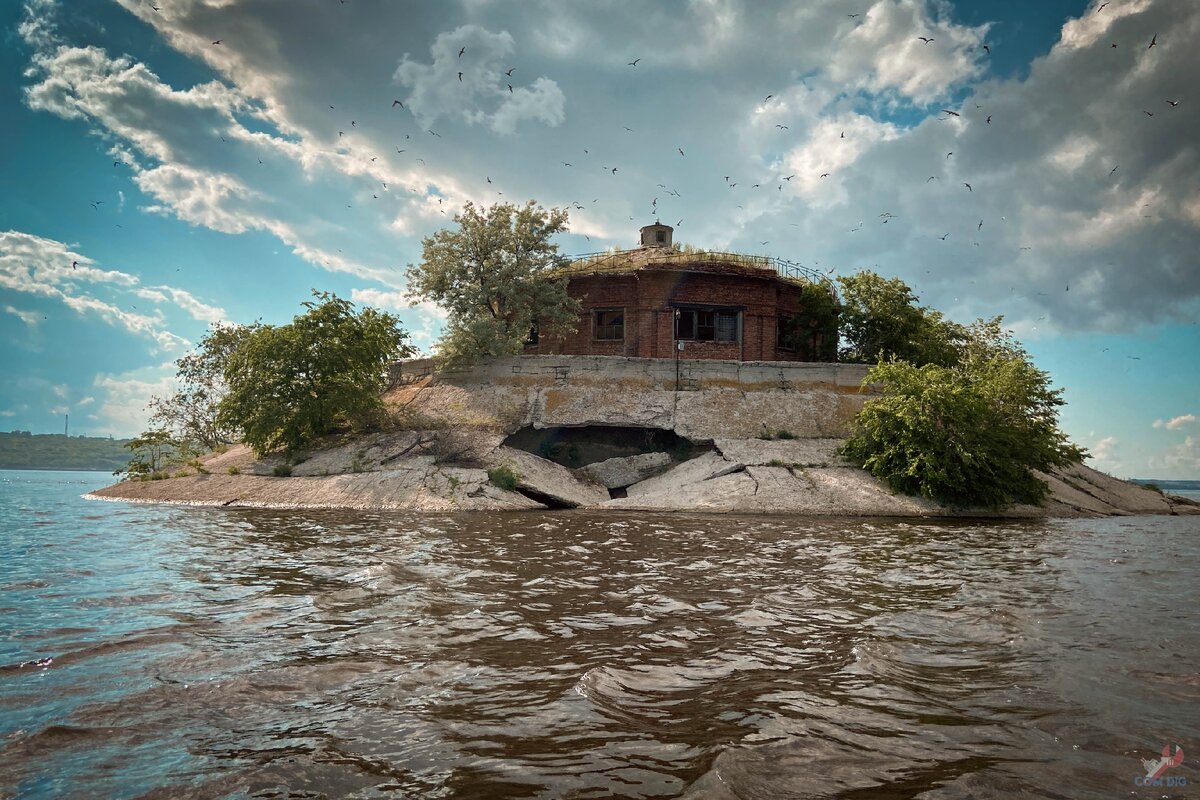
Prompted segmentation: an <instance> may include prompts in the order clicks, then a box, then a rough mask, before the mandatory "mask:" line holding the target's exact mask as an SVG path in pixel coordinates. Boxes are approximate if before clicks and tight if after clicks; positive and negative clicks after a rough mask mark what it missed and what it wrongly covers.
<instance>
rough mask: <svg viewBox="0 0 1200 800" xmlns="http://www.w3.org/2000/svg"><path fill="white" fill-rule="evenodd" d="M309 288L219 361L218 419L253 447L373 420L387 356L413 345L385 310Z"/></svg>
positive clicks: (290, 444)
mask: <svg viewBox="0 0 1200 800" xmlns="http://www.w3.org/2000/svg"><path fill="white" fill-rule="evenodd" d="M313 296H314V297H315V298H316V302H313V301H308V302H305V303H302V305H303V306H304V308H306V309H307V311H306V312H305V313H303V314H300V315H298V316H296V317H295V318H294V319H293V320H292V321H291V322H290V323H289V324H287V325H279V326H272V325H262V326H259V327H257V328H255V329H254V330H253V331H251V332H250V333H249V334H248V335H247V336H246V337H245V339H244V340H243V341H241V342H240V343H239V344H238V345H237V347H236V348H234V349H233V351H232V352H231V353H230V354H229V357H228V359H227V360H226V362H225V370H224V377H225V383H226V384H227V385H228V387H229V388H228V392H227V394H226V395H225V396H224V397H223V398H222V399H221V401H220V403H219V410H218V414H217V421H218V424H220V425H221V426H224V427H225V428H231V429H238V430H241V431H242V432H243V439H244V441H245V442H246V443H247V444H249V445H250V446H251V447H253V448H254V450H255V452H256V453H258V454H259V455H262V454H263V453H267V452H270V451H272V450H275V449H278V448H284V449H286V450H287V451H289V452H291V451H294V450H297V449H299V448H301V447H303V446H304V445H305V444H307V443H309V442H311V441H312V440H313V439H314V438H316V437H318V436H321V435H323V434H326V433H329V432H331V431H332V430H334V429H336V428H339V427H342V426H350V427H353V428H360V429H361V428H363V427H366V426H369V425H372V424H374V423H375V422H377V421H378V415H379V414H380V412H381V411H382V407H383V406H382V399H381V395H382V392H383V390H384V388H386V381H385V377H384V374H385V372H386V369H387V365H388V362H389V361H391V360H392V359H394V358H398V357H403V356H407V355H411V353H412V352H413V348H412V347H411V346H410V345H409V344H408V343H407V341H406V340H407V338H408V334H407V333H405V332H404V331H402V330H401V329H400V327H399V322H400V321H399V320H398V319H396V317H394V316H392V315H391V314H388V313H385V312H381V311H377V310H376V309H373V308H364V309H362V310H361V311H358V312H357V313H355V311H354V304H353V303H351V302H350V301H348V300H343V299H341V298H339V297H338V296H337V295H334V294H330V293H328V292H317V291H315V290H314V291H313Z"/></svg>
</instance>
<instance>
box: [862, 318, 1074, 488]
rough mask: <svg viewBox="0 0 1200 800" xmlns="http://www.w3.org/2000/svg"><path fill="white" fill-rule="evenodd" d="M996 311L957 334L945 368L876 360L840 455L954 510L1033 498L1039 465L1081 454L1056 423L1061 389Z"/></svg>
mask: <svg viewBox="0 0 1200 800" xmlns="http://www.w3.org/2000/svg"><path fill="white" fill-rule="evenodd" d="M1000 323H1001V319H1000V318H999V317H997V318H995V319H992V320H987V321H982V320H981V321H979V322H976V323H975V324H974V325H972V326H970V327H969V328H965V329H962V330H963V340H962V342H961V345H960V348H959V349H958V351H957V352H958V358H957V359H956V361H957V363H956V364H955V365H954V366H941V365H938V364H924V365H921V366H917V365H915V364H912V363H910V362H907V361H901V360H899V359H896V358H893V359H891V360H888V361H880V362H879V363H878V364H877V365H876V366H875V367H874V368H872V370H871V371H870V372H869V373H868V374H867V377H866V380H864V382H863V385H864V386H866V385H868V384H875V385H878V386H881V387H882V388H883V390H884V392H885V394H884V396H883V397H880V398H876V399H872V400H868V401H867V402H866V403H865V404H864V406H863V409H862V411H861V412H860V413H859V414H858V416H857V417H856V419H855V422H854V433H853V435H852V436H851V437H850V439H849V440H847V442H846V444H845V445H844V446H843V448H842V452H843V454H844V455H845V456H847V457H848V458H849V459H851V460H852V461H854V462H855V463H856V464H858V465H859V466H861V467H863V468H864V469H866V470H867V471H869V472H870V473H871V474H873V475H875V476H876V477H878V478H880V479H882V480H884V481H887V483H888V484H889V485H890V486H891V487H892V489H893V490H895V491H899V492H903V493H905V494H911V495H921V496H924V497H927V498H930V499H933V500H937V501H939V502H942V503H945V504H948V505H951V506H956V507H968V506H984V507H988V508H993V509H994V508H1002V507H1004V506H1006V505H1008V504H1010V503H1013V502H1023V503H1033V504H1040V503H1041V502H1042V501H1043V500H1044V499H1045V496H1046V491H1047V487H1046V484H1045V483H1044V482H1043V481H1041V480H1040V479H1038V477H1037V476H1036V475H1035V474H1034V472H1033V471H1034V470H1040V471H1045V470H1048V469H1051V468H1052V467H1055V466H1062V465H1066V464H1070V463H1074V462H1078V461H1080V460H1082V458H1083V457H1084V455H1085V452H1084V451H1083V450H1082V449H1080V448H1078V447H1076V446H1075V445H1073V444H1071V443H1070V442H1069V441H1068V439H1067V437H1066V435H1065V434H1063V433H1062V431H1060V430H1059V428H1058V408H1059V407H1060V406H1061V405H1062V404H1063V400H1062V390H1061V389H1052V388H1051V387H1050V384H1049V376H1048V375H1047V374H1046V373H1045V372H1043V371H1041V370H1039V369H1037V368H1036V367H1035V366H1034V365H1033V364H1032V363H1031V362H1030V360H1029V356H1028V354H1027V353H1026V352H1025V350H1024V349H1022V348H1021V347H1020V345H1019V344H1018V343H1016V342H1015V341H1014V340H1013V339H1012V337H1011V336H1010V335H1009V334H1007V333H1006V332H1004V331H1003V330H1002V328H1001V324H1000Z"/></svg>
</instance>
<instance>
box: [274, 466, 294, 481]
mask: <svg viewBox="0 0 1200 800" xmlns="http://www.w3.org/2000/svg"><path fill="white" fill-rule="evenodd" d="M271 474H272V475H274V476H275V477H276V478H290V477H291V475H292V465H291V464H276V465H275V468H274V469H273V470H271Z"/></svg>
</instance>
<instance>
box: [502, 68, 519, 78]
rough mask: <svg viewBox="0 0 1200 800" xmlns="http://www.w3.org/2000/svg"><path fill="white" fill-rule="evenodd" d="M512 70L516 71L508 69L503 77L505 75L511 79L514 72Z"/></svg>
mask: <svg viewBox="0 0 1200 800" xmlns="http://www.w3.org/2000/svg"><path fill="white" fill-rule="evenodd" d="M514 69H516V67H509V68H508V72H506V73H504V74H505V75H507V76H508V77H510V78H511V77H512V74H513V70H514Z"/></svg>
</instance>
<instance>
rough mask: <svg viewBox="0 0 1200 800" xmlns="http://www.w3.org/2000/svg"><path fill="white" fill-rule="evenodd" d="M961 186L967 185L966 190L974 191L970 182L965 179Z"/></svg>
mask: <svg viewBox="0 0 1200 800" xmlns="http://www.w3.org/2000/svg"><path fill="white" fill-rule="evenodd" d="M963 186H965V187H967V191H968V192H974V191H975V190H974V189H972V188H971V184H969V183H966V182H965V181H964V182H963Z"/></svg>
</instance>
